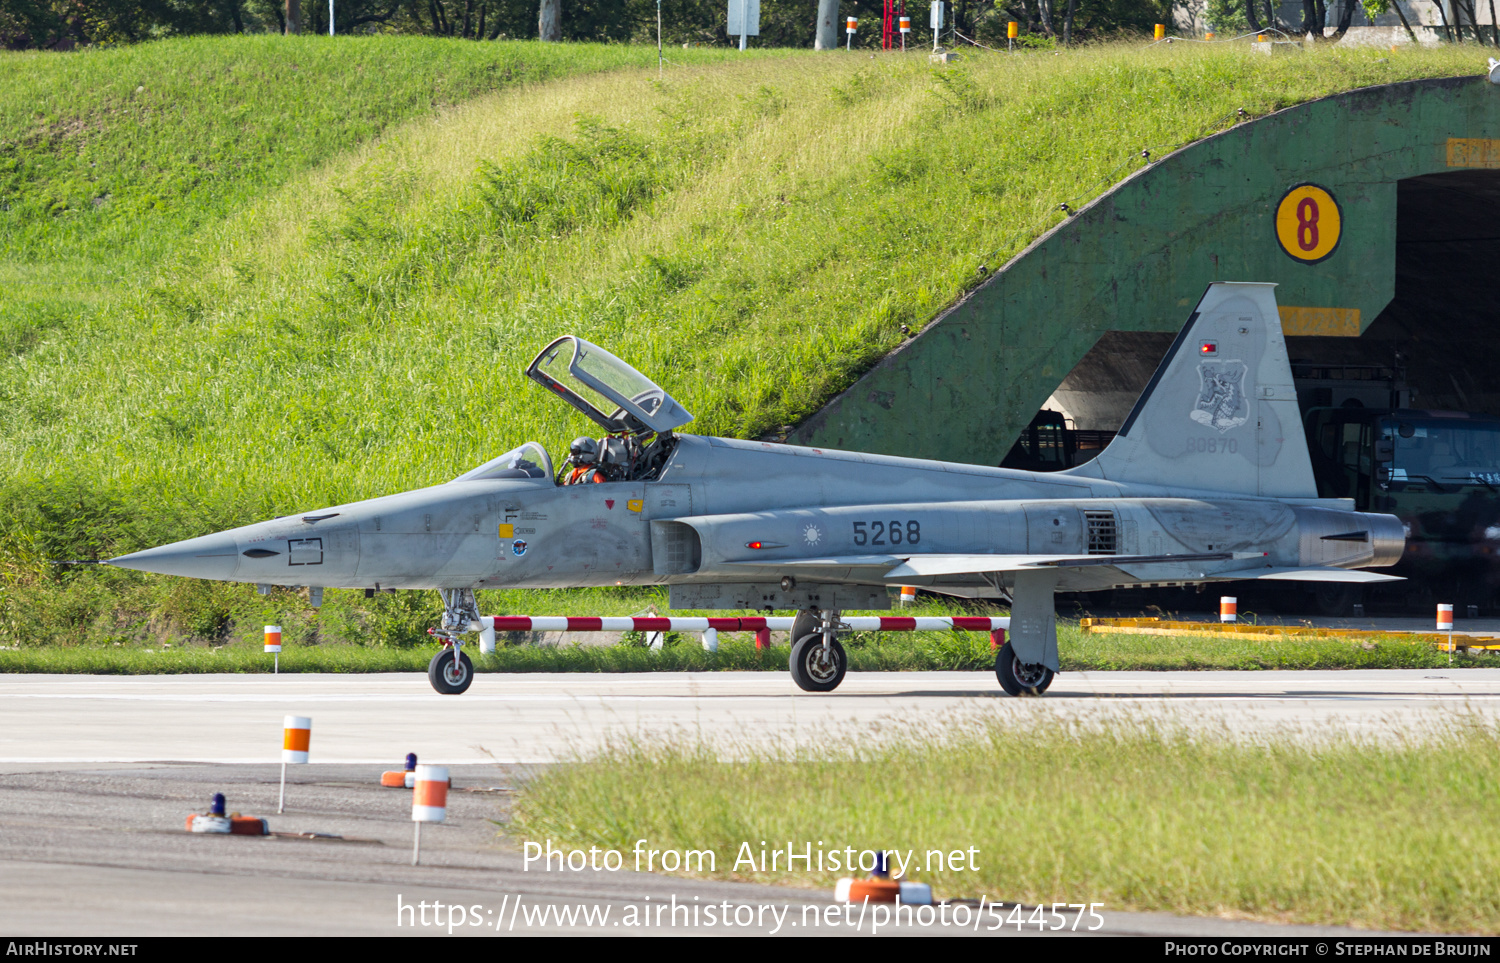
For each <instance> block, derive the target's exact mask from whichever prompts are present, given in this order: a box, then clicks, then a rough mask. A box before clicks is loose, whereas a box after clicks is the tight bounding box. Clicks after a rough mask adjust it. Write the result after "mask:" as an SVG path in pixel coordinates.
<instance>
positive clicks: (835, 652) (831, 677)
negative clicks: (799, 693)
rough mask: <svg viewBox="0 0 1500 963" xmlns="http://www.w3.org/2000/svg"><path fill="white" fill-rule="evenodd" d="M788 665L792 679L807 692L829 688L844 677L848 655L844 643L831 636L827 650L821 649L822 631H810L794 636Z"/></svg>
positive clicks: (837, 685)
mask: <svg viewBox="0 0 1500 963" xmlns="http://www.w3.org/2000/svg"><path fill="white" fill-rule="evenodd" d="M789 666H790V668H791V670H792V681H793V682H795V683H797V687H798V688H799V689H802V690H804V691H807V692H832V691H833V690H834V689H837V688H838V687H839V683H840V682H843V681H844V673H845V672H846V671H848V669H849V657H848V656H846V655H845V654H844V647H843V646H842V645H839V643H838V640H837V639H835V640H834V642H833V645H831V646H829V649H828V651H827V652H826V653H825V652H824V651H823V635H822V633H821V632H813V633H811V634H809V635H804V636H803V637H802V638H800V639H798V640H797V642H796V644H795V645H793V646H792V658H791V660H790V663H789Z"/></svg>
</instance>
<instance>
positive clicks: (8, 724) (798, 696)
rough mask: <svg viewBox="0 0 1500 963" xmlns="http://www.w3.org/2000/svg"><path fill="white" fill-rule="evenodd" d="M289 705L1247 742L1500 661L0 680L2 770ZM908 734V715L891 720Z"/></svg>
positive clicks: (155, 750) (230, 726)
mask: <svg viewBox="0 0 1500 963" xmlns="http://www.w3.org/2000/svg"><path fill="white" fill-rule="evenodd" d="M284 715H302V716H311V717H312V720H313V735H312V746H313V756H312V758H313V760H314V761H315V762H328V763H364V764H369V763H374V764H380V763H385V764H394V763H396V762H398V761H399V760H400V759H401V758H402V756H403V755H404V754H405V753H407V752H416V753H418V754H419V755H420V756H421V757H422V758H423V759H430V760H432V761H435V762H442V763H449V764H461V763H490V762H503V763H546V762H554V761H557V760H559V759H564V758H567V757H569V756H570V755H573V754H575V753H578V752H587V751H589V750H591V749H594V748H596V747H598V746H599V745H601V744H602V743H603V742H604V741H605V740H607V739H610V738H616V739H619V738H663V737H666V738H676V739H682V738H697V737H699V736H701V737H703V738H705V739H709V740H714V741H716V742H719V743H720V744H722V745H723V746H724V747H725V752H727V753H729V754H733V752H734V751H735V749H736V747H740V748H754V747H756V746H764V745H796V744H800V743H805V742H807V741H809V740H812V739H819V740H826V739H827V738H828V737H829V736H830V735H834V736H838V735H840V734H855V735H860V736H861V737H863V736H864V735H865V734H867V733H869V732H871V731H872V729H873V727H882V726H883V727H884V731H893V728H892V726H891V723H892V721H893V720H899V721H900V727H904V728H906V729H911V728H913V727H924V726H926V727H929V728H930V729H931V730H932V731H934V732H941V731H942V728H943V726H944V724H945V723H946V722H951V721H952V720H954V719H955V718H956V717H962V718H964V719H965V720H972V719H973V718H990V717H992V718H996V719H999V720H1002V721H1004V722H1006V723H1018V722H1025V721H1029V720H1033V719H1038V718H1040V719H1060V718H1067V719H1078V720H1084V721H1090V720H1099V719H1106V718H1111V717H1135V718H1142V717H1144V718H1153V719H1161V720H1168V721H1173V722H1177V723H1181V724H1183V725H1188V726H1193V727H1214V728H1224V729H1226V730H1227V731H1229V732H1231V733H1234V734H1239V735H1246V736H1258V735H1260V734H1263V733H1267V732H1274V731H1286V732H1292V733H1298V734H1302V735H1304V736H1307V737H1311V738H1320V737H1323V736H1326V735H1328V734H1330V733H1335V732H1349V733H1354V734H1358V735H1372V736H1377V737H1378V736H1382V735H1393V734H1409V733H1411V732H1412V731H1420V730H1423V729H1426V730H1432V731H1436V730H1438V729H1441V728H1443V727H1445V726H1451V725H1453V724H1454V723H1455V722H1456V721H1461V720H1462V719H1464V718H1465V717H1466V716H1469V715H1479V716H1482V717H1484V718H1488V719H1496V718H1500V669H1462V670H1459V669H1454V670H1435V669H1416V670H1389V669H1381V670H1358V671H1336V672H1321V671H1320V672H1293V671H1282V672H1070V673H1064V674H1062V675H1059V676H1058V677H1057V680H1056V681H1055V682H1054V683H1053V685H1052V688H1051V690H1050V691H1049V692H1048V693H1047V695H1046V696H1045V697H1043V698H1041V699H1030V698H1029V699H1013V698H1010V697H1008V696H1006V695H1004V693H1002V692H1001V691H1000V687H999V685H998V684H997V683H996V681H995V677H994V674H993V673H989V672H862V673H850V674H849V676H848V677H847V678H846V679H845V681H844V684H843V685H842V686H840V687H839V689H838V690H837V691H835V692H831V693H820V694H813V693H805V692H802V691H800V690H799V689H797V688H796V686H795V685H793V683H792V681H791V679H790V677H789V676H788V675H787V674H786V673H781V672H777V673H771V672H706V673H668V672H661V673H640V674H620V675H605V674H584V673H578V674H542V673H538V674H503V675H502V674H488V673H487V674H481V675H479V676H478V678H476V680H475V682H474V685H473V686H472V687H471V688H470V689H469V691H468V692H466V693H464V694H463V695H460V696H441V695H438V694H437V693H435V692H433V691H432V689H431V687H430V686H429V685H428V684H427V680H426V677H425V676H424V675H421V674H416V673H410V674H407V673H402V674H388V675H355V674H350V675H312V674H305V675H304V674H286V675H279V676H278V675H172V676H85V675H12V676H6V677H0V764H4V763H8V762H22V763H30V762H49V763H69V762H82V763H95V762H141V761H162V760H171V761H191V762H228V763H261V762H268V761H272V760H274V759H276V758H278V752H279V749H280V746H281V721H282V717H283V716H284ZM898 728H899V727H898Z"/></svg>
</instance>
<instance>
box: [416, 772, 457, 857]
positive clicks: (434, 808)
mask: <svg viewBox="0 0 1500 963" xmlns="http://www.w3.org/2000/svg"><path fill="white" fill-rule="evenodd" d="M447 818H448V767H447V766H418V767H417V779H416V786H415V788H414V791H413V792H412V796H411V821H412V823H413V824H414V828H413V830H412V833H413V835H412V842H411V864H412V865H413V866H415V865H417V861H418V860H420V859H421V858H422V824H423V823H440V822H442V821H444V820H445V819H447Z"/></svg>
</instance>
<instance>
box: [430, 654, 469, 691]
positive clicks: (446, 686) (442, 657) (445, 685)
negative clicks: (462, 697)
mask: <svg viewBox="0 0 1500 963" xmlns="http://www.w3.org/2000/svg"><path fill="white" fill-rule="evenodd" d="M427 680H428V681H429V682H431V683H432V687H433V688H434V689H436V690H438V691H439V692H441V693H442V694H443V695H458V694H459V693H460V692H463V691H464V690H465V689H467V688H468V687H469V683H471V682H473V681H474V663H472V662H470V661H469V657H468V656H467V655H464V654H463V653H462V652H458V653H455V652H454V651H453V650H452V649H444V650H443V651H441V652H439V653H438V654H437V655H435V656H433V657H432V661H431V662H429V663H428V664H427Z"/></svg>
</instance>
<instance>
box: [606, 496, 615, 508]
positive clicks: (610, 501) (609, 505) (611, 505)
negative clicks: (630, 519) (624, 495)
mask: <svg viewBox="0 0 1500 963" xmlns="http://www.w3.org/2000/svg"><path fill="white" fill-rule="evenodd" d="M604 507H605V508H610V509H613V508H614V507H615V500H614V499H613V498H606V499H605V500H604Z"/></svg>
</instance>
